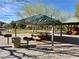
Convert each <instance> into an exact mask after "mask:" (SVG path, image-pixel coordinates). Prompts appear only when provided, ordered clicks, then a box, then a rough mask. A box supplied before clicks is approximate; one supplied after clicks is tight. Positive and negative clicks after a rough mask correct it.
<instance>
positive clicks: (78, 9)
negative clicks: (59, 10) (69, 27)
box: [75, 3, 79, 19]
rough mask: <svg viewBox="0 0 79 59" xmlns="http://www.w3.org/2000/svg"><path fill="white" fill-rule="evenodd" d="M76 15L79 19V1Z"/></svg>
mask: <svg viewBox="0 0 79 59" xmlns="http://www.w3.org/2000/svg"><path fill="white" fill-rule="evenodd" d="M75 16H76V17H77V18H78V19H79V3H78V4H77V5H76V12H75Z"/></svg>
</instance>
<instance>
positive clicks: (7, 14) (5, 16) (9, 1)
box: [0, 0, 78, 22]
mask: <svg viewBox="0 0 79 59" xmlns="http://www.w3.org/2000/svg"><path fill="white" fill-rule="evenodd" d="M37 2H41V3H44V4H46V5H49V6H54V7H55V8H57V9H59V10H61V11H64V12H68V13H71V14H74V12H75V6H76V4H77V3H78V0H0V21H4V22H10V21H12V20H19V19H20V18H19V17H18V16H17V15H16V13H17V12H21V11H22V10H23V5H24V4H25V3H37Z"/></svg>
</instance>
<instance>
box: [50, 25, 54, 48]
mask: <svg viewBox="0 0 79 59" xmlns="http://www.w3.org/2000/svg"><path fill="white" fill-rule="evenodd" d="M51 42H52V47H54V25H53V26H52V38H51Z"/></svg>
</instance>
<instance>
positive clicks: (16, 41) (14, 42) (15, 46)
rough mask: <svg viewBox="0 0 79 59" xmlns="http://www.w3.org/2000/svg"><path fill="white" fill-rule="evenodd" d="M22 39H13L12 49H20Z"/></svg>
mask: <svg viewBox="0 0 79 59" xmlns="http://www.w3.org/2000/svg"><path fill="white" fill-rule="evenodd" d="M20 42H21V38H20V37H12V47H13V48H18V47H20Z"/></svg>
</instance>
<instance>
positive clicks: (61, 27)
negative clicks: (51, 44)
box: [60, 24, 62, 37]
mask: <svg viewBox="0 0 79 59" xmlns="http://www.w3.org/2000/svg"><path fill="white" fill-rule="evenodd" d="M60 37H62V24H61V25H60Z"/></svg>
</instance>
